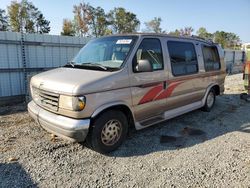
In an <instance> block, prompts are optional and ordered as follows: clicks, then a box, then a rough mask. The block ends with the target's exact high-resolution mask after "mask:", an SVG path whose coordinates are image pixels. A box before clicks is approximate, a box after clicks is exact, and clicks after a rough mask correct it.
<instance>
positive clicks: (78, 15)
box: [73, 2, 93, 36]
mask: <svg viewBox="0 0 250 188" xmlns="http://www.w3.org/2000/svg"><path fill="white" fill-rule="evenodd" d="M73 13H74V27H75V32H76V35H77V36H86V35H87V34H88V33H89V30H90V23H91V19H92V16H93V15H92V7H91V6H90V5H89V4H88V3H84V2H82V3H80V4H79V5H74V7H73Z"/></svg>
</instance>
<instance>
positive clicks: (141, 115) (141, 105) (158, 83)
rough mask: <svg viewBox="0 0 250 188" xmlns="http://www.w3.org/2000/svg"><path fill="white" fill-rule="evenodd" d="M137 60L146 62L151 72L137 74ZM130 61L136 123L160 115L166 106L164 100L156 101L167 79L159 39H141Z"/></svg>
mask: <svg viewBox="0 0 250 188" xmlns="http://www.w3.org/2000/svg"><path fill="white" fill-rule="evenodd" d="M139 60H148V61H149V62H150V64H151V66H152V72H138V71H137V70H136V67H137V65H138V61H139ZM132 61H133V62H132V67H133V68H132V69H133V71H132V74H131V75H130V84H131V93H132V102H133V108H134V115H135V118H136V121H142V120H145V119H148V118H150V117H154V116H157V115H159V114H161V113H162V112H163V109H164V106H165V104H166V100H165V99H161V100H156V98H157V96H158V95H159V94H160V93H161V92H163V91H164V87H165V84H166V78H167V74H166V72H165V71H164V60H163V50H162V45H161V40H160V38H143V39H142V41H141V43H140V45H139V47H138V48H137V50H136V52H135V54H134V56H133V60H132Z"/></svg>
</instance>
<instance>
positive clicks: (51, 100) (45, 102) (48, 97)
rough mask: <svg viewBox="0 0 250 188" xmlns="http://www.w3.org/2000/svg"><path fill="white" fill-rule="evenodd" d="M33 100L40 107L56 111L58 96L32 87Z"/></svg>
mask: <svg viewBox="0 0 250 188" xmlns="http://www.w3.org/2000/svg"><path fill="white" fill-rule="evenodd" d="M32 90H33V100H34V101H35V102H36V103H37V104H38V105H40V106H42V107H45V108H48V109H50V110H53V111H58V103H59V94H57V93H52V92H49V91H44V90H41V89H38V88H34V87H33V89H32Z"/></svg>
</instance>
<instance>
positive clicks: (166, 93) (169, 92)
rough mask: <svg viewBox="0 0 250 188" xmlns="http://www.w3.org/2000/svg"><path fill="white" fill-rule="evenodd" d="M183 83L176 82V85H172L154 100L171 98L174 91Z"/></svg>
mask: <svg viewBox="0 0 250 188" xmlns="http://www.w3.org/2000/svg"><path fill="white" fill-rule="evenodd" d="M181 83H183V82H174V83H171V84H170V85H169V86H168V88H167V89H166V90H165V91H164V92H162V93H161V94H160V95H158V96H157V97H156V98H155V99H154V100H161V99H164V98H167V97H169V96H171V94H172V92H173V91H174V89H175V88H176V87H177V86H178V85H180V84H181Z"/></svg>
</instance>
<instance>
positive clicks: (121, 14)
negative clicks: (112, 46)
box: [108, 7, 140, 33]
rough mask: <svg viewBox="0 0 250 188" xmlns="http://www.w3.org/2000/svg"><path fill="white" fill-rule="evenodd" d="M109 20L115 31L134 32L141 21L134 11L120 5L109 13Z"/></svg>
mask: <svg viewBox="0 0 250 188" xmlns="http://www.w3.org/2000/svg"><path fill="white" fill-rule="evenodd" d="M108 21H109V23H110V25H111V28H112V30H113V32H114V33H132V32H135V31H137V29H138V27H139V25H140V21H139V20H138V19H137V17H136V15H135V14H134V13H132V12H128V11H126V10H125V9H124V8H121V7H118V8H114V9H113V10H111V11H110V12H109V14H108Z"/></svg>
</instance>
